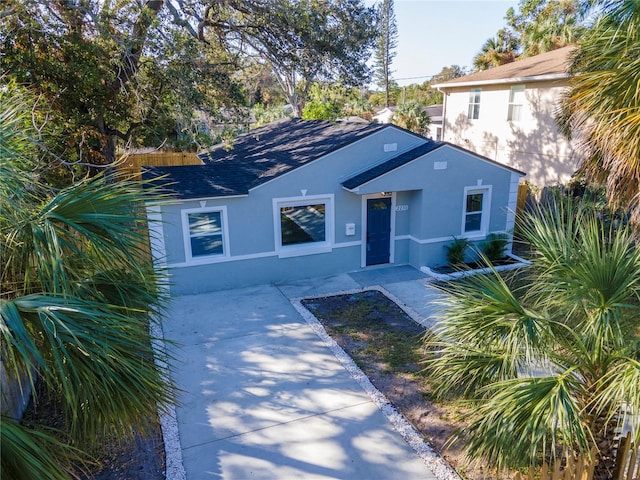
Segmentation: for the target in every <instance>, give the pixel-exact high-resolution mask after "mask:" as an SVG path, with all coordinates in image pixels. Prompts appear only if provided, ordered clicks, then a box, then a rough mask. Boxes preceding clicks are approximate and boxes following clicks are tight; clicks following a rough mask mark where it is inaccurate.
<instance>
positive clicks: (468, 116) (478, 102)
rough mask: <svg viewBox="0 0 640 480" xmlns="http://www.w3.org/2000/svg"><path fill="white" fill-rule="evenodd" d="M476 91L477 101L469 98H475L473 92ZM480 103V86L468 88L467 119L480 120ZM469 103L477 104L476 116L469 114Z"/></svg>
mask: <svg viewBox="0 0 640 480" xmlns="http://www.w3.org/2000/svg"><path fill="white" fill-rule="evenodd" d="M476 93H478V94H479V95H478V101H477V102H472V101H471V99H472V98H474V99H475V94H476ZM481 103H482V89H481V88H472V89H471V90H469V102H468V104H467V119H468V120H480V105H481ZM471 105H478V118H473V116H472V115H469V114H470V113H471Z"/></svg>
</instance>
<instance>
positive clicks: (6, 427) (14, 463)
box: [0, 416, 86, 480]
mask: <svg viewBox="0 0 640 480" xmlns="http://www.w3.org/2000/svg"><path fill="white" fill-rule="evenodd" d="M0 424H1V425H2V428H1V429H0V445H2V449H0V456H1V457H2V462H1V463H0V467H1V468H0V476H1V477H2V478H6V479H9V480H69V478H72V477H73V478H77V477H76V476H75V475H74V473H73V470H72V469H71V462H72V461H74V462H78V463H83V462H84V461H85V460H86V458H85V457H84V455H82V453H81V452H80V451H79V450H77V449H75V448H73V447H71V446H70V445H68V444H66V443H64V442H62V441H60V440H59V439H58V438H56V437H55V436H54V435H53V434H52V433H47V432H43V431H41V430H34V429H32V428H29V427H27V426H25V425H22V424H20V423H18V422H17V421H16V420H15V419H12V418H7V417H4V416H2V417H0Z"/></svg>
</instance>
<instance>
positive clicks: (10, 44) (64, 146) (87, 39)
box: [0, 0, 242, 166]
mask: <svg viewBox="0 0 640 480" xmlns="http://www.w3.org/2000/svg"><path fill="white" fill-rule="evenodd" d="M169 5H171V2H164V1H161V0H147V1H144V2H138V1H136V0H125V1H123V2H113V1H95V0H80V1H73V2H65V1H53V2H50V1H44V0H7V1H6V2H4V8H5V9H6V10H5V11H4V13H5V14H4V15H3V16H2V17H0V43H1V44H2V51H3V55H2V56H1V57H0V69H1V70H2V71H3V73H4V75H5V76H6V77H7V78H9V79H13V80H15V81H16V82H18V83H19V84H22V85H25V86H27V87H28V88H29V89H31V90H32V91H33V93H34V94H35V95H36V96H37V97H38V98H39V99H40V105H41V107H42V108H41V110H42V112H41V116H42V117H43V118H44V119H43V120H42V121H43V122H44V121H47V122H48V123H49V124H50V126H51V127H52V129H53V130H54V132H55V134H56V135H55V137H56V141H55V142H51V144H49V145H48V146H49V149H50V153H52V154H54V155H55V156H56V157H57V160H58V161H59V162H61V163H68V162H75V164H76V165H90V166H99V165H107V164H112V163H113V162H114V161H115V160H116V151H117V147H118V145H120V146H125V145H133V146H135V145H138V144H140V143H143V141H144V140H145V139H147V140H148V141H149V142H154V143H155V142H157V143H155V144H156V145H157V144H158V143H160V142H161V141H162V140H164V139H165V138H169V139H171V138H174V137H175V136H176V135H177V133H178V132H179V130H180V128H179V124H180V123H182V124H184V123H185V122H188V121H190V120H191V119H192V118H193V115H194V110H195V109H196V108H201V109H203V110H204V111H207V112H209V113H210V114H215V113H216V112H217V111H218V110H219V107H221V106H222V105H223V104H225V105H229V106H233V105H234V104H238V103H239V102H241V101H242V97H241V95H240V92H239V89H238V87H237V86H236V85H235V84H234V83H233V81H232V80H231V77H230V74H231V73H232V71H233V70H232V69H231V68H230V67H231V63H230V60H229V58H228V55H227V54H226V51H224V50H223V49H222V48H221V47H220V46H211V47H210V48H209V49H208V50H206V51H205V50H204V49H203V48H202V43H201V42H198V40H197V39H196V38H195V37H194V36H193V35H190V34H189V33H188V30H185V29H184V28H183V27H182V26H179V25H176V23H175V18H174V17H173V16H172V15H171V12H170V11H169V10H168V9H169Z"/></svg>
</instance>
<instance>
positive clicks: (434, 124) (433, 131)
mask: <svg viewBox="0 0 640 480" xmlns="http://www.w3.org/2000/svg"><path fill="white" fill-rule="evenodd" d="M425 110H426V112H427V115H429V120H430V122H429V127H428V128H427V137H429V138H431V139H432V140H435V141H436V142H439V141H441V140H443V138H442V130H443V119H444V117H443V116H442V110H443V105H442V104H439V105H429V106H428V107H426V108H425Z"/></svg>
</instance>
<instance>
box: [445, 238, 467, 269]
mask: <svg viewBox="0 0 640 480" xmlns="http://www.w3.org/2000/svg"><path fill="white" fill-rule="evenodd" d="M444 248H445V250H446V251H447V261H448V262H449V265H451V266H452V267H460V266H461V265H464V263H465V256H466V253H467V248H469V240H467V239H466V238H463V237H459V238H457V237H453V242H451V243H450V244H449V245H446V246H445V247H444Z"/></svg>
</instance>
